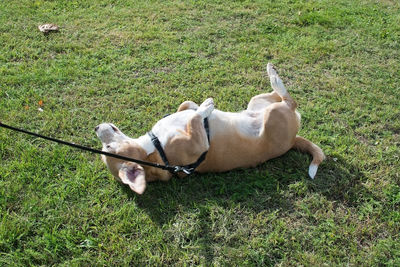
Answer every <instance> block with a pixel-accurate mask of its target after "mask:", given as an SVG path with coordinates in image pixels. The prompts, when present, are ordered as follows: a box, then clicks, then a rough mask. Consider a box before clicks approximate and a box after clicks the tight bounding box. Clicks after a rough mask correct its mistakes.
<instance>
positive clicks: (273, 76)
mask: <svg viewBox="0 0 400 267" xmlns="http://www.w3.org/2000/svg"><path fill="white" fill-rule="evenodd" d="M267 72H268V76H269V80H270V82H271V87H272V88H273V89H274V92H276V93H277V94H278V95H279V96H280V97H281V99H282V101H283V102H285V103H286V104H287V105H288V106H289V107H290V108H291V109H292V110H295V109H296V107H297V103H296V101H294V100H293V98H292V97H291V96H290V95H289V93H288V91H287V89H286V87H285V85H284V84H283V82H282V80H281V78H280V77H279V75H278V73H276V70H275V67H274V65H272V64H271V63H268V65H267Z"/></svg>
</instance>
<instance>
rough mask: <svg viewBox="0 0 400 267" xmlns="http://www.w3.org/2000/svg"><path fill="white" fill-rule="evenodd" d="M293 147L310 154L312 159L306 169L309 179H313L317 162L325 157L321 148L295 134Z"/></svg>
mask: <svg viewBox="0 0 400 267" xmlns="http://www.w3.org/2000/svg"><path fill="white" fill-rule="evenodd" d="M293 148H296V149H298V150H300V151H302V152H306V153H309V154H311V156H312V157H313V160H312V161H311V164H310V167H309V169H308V175H310V177H311V179H314V177H315V175H316V174H317V170H318V166H319V164H320V163H321V162H322V161H323V160H324V159H325V155H324V152H323V151H322V149H321V148H319V146H317V145H316V144H314V143H312V142H311V141H309V140H307V139H305V138H303V137H301V136H296V139H295V142H294V145H293Z"/></svg>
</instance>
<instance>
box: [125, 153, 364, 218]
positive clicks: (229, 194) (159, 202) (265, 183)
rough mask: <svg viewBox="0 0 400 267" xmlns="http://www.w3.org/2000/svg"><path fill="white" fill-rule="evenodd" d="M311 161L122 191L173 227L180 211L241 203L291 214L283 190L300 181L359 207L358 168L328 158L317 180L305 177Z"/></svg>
mask: <svg viewBox="0 0 400 267" xmlns="http://www.w3.org/2000/svg"><path fill="white" fill-rule="evenodd" d="M310 161H311V159H310V157H309V156H307V155H304V154H301V153H299V152H297V151H289V152H288V153H286V154H285V155H283V156H281V157H279V158H276V159H272V160H269V161H267V162H266V163H264V164H261V165H260V166H258V167H257V168H251V169H240V170H235V171H230V172H226V173H213V174H194V175H193V176H190V177H186V178H181V179H180V178H172V179H171V180H170V181H169V182H166V183H165V182H153V183H149V184H148V186H147V189H146V191H145V193H144V194H143V195H141V196H139V195H136V194H135V193H133V192H132V191H130V190H129V188H127V187H125V188H124V189H123V190H124V191H125V192H126V193H127V194H128V195H129V197H130V198H131V199H132V200H134V201H135V202H136V203H137V205H138V206H139V207H140V208H141V209H143V210H144V211H145V212H146V213H147V214H148V215H149V216H150V217H151V218H152V220H153V222H155V223H157V224H159V225H164V224H166V223H169V222H170V221H171V220H173V219H174V217H175V216H176V215H177V213H178V212H180V211H182V210H185V209H186V210H190V209H195V208H198V207H199V206H201V205H207V203H212V205H218V206H220V207H223V208H224V207H230V206H232V203H233V204H234V203H240V206H241V207H242V208H245V209H248V210H250V211H253V212H257V213H258V212H261V211H267V212H268V211H273V210H279V211H290V209H292V208H293V205H292V199H290V198H287V197H286V196H285V194H284V193H283V192H285V191H287V190H288V189H289V187H290V185H292V184H295V183H298V182H303V183H306V185H307V186H306V188H307V191H308V193H313V192H318V193H320V194H322V195H324V196H325V197H326V198H327V199H330V200H334V201H340V202H342V203H343V204H345V205H346V206H354V205H357V197H358V195H359V194H360V193H362V194H368V192H367V189H366V188H365V187H364V186H363V185H362V181H363V180H364V176H363V175H362V173H361V171H360V170H359V168H358V167H357V166H352V165H350V164H347V163H346V161H345V160H343V159H342V158H340V157H327V159H326V160H325V161H324V162H323V164H322V165H321V166H320V168H319V170H318V173H317V176H316V178H315V180H311V179H310V178H309V177H308V174H307V171H308V165H309V163H310ZM305 194H307V192H305Z"/></svg>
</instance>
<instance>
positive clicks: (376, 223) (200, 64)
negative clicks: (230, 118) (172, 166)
mask: <svg viewBox="0 0 400 267" xmlns="http://www.w3.org/2000/svg"><path fill="white" fill-rule="evenodd" d="M88 2H90V4H88V3H86V2H83V1H82V2H81V1H41V0H37V1H27V0H25V1H1V2H0V44H1V46H0V120H1V121H3V122H4V123H9V124H12V125H15V126H17V127H22V128H25V129H28V130H31V131H36V132H40V133H42V134H47V135H50V136H53V137H59V138H62V139H65V140H69V141H73V142H76V143H79V144H86V145H89V146H92V147H97V148H99V147H100V142H99V141H98V140H97V138H96V137H95V134H94V131H93V129H94V127H95V126H96V125H97V124H99V123H101V122H113V123H115V124H116V125H117V126H119V127H120V128H121V129H122V130H123V131H124V132H126V133H128V134H129V135H131V136H139V135H142V134H144V133H146V131H148V130H149V129H150V128H151V126H152V125H153V124H154V123H155V122H156V121H157V120H158V119H159V118H161V117H162V116H163V115H164V114H166V113H170V112H173V111H174V110H176V108H177V107H178V105H179V104H180V103H181V102H182V101H184V100H189V99H190V100H194V101H196V102H202V101H203V100H204V99H205V98H207V97H213V98H214V100H215V103H216V105H217V108H219V109H222V110H228V111H236V110H240V109H244V108H245V106H246V103H247V102H248V101H249V99H250V98H251V96H253V95H256V94H258V93H261V92H265V91H270V90H271V89H270V87H269V81H268V80H267V78H266V75H265V66H266V64H267V62H273V63H274V64H275V65H276V66H277V68H278V70H279V72H280V74H281V77H282V78H283V80H284V82H285V83H286V85H287V87H288V88H289V90H290V93H291V95H292V96H293V97H294V98H295V99H296V100H297V102H298V104H299V110H300V112H301V113H302V118H303V119H302V129H301V130H300V135H302V136H304V137H306V138H308V139H310V140H312V141H313V142H315V143H317V144H319V145H320V147H321V148H322V149H323V150H324V151H325V153H326V155H327V160H326V161H325V162H324V163H323V164H322V165H321V167H320V169H319V172H318V174H317V177H316V179H315V180H314V181H312V180H310V179H309V178H308V177H307V169H308V165H309V162H310V157H309V156H307V155H304V154H300V153H299V152H296V151H290V152H289V153H287V154H286V155H284V156H282V157H280V158H277V159H273V160H271V161H268V162H267V163H265V164H262V165H260V166H259V167H257V168H254V169H246V170H236V171H232V172H228V173H223V174H208V175H194V176H192V177H189V178H185V179H173V180H171V181H170V182H168V183H152V184H150V185H149V186H148V189H147V191H146V192H145V194H144V195H143V196H138V195H135V194H134V193H132V192H131V191H130V190H129V189H128V188H126V187H125V186H122V185H120V184H118V183H117V182H116V181H115V180H114V179H113V178H112V177H111V174H110V173H109V172H108V171H107V169H106V168H105V166H104V164H103V163H102V162H101V161H100V158H99V156H96V155H92V154H87V153H82V152H80V151H77V150H74V149H71V148H68V147H63V146H60V145H57V144H53V143H50V142H47V141H43V140H39V139H36V138H32V137H28V136H25V135H22V134H18V133H14V132H10V131H9V130H6V129H0V159H1V164H0V216H1V217H0V265H12V266H22V265H64V266H71V265H73V266H77V265H80V266H88V265H141V266H143V265H170V264H172V265H178V266H190V265H203V266H212V265H217V266H218V265H220V266H243V265H244V266H257V265H258V266H263V265H280V266H290V265H305V266H321V265H325V264H326V265H350V266H360V265H361V266H377V265H378V266H379V265H380V266H382V265H388V266H399V265H400V260H399V259H400V241H399V232H400V208H399V206H400V186H399V184H400V180H399V173H400V167H399V166H400V162H399V161H400V160H399V156H400V153H399V152H400V149H399V146H400V139H399V134H400V119H399V118H400V105H399V99H400V88H399V84H400V4H399V2H398V1H390V0H386V1H377V0H376V1H374V0H355V1H348V0H336V1H330V0H311V1H306V0H299V1H296V0H283V1H272V0H270V1H168V2H167V1H118V0H115V1H100V0H97V1H88ZM48 22H50V23H56V24H58V25H59V26H60V29H61V30H60V32H59V33H55V34H49V35H47V36H45V35H43V34H41V33H40V32H39V31H38V30H37V26H38V25H40V24H42V23H48ZM40 100H42V101H43V106H42V109H43V112H39V111H38V108H39V104H38V103H39V101H40Z"/></svg>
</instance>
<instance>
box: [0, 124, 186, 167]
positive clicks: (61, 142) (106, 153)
mask: <svg viewBox="0 0 400 267" xmlns="http://www.w3.org/2000/svg"><path fill="white" fill-rule="evenodd" d="M0 127H3V128H7V129H9V130H13V131H17V132H21V133H24V134H28V135H33V136H36V137H39V138H43V139H46V140H49V141H53V142H56V143H59V144H63V145H67V146H71V147H74V148H77V149H81V150H85V151H89V152H92V153H95V154H102V155H105V156H107V157H113V158H117V159H121V160H126V161H130V162H135V163H138V164H140V165H146V166H150V167H154V168H159V169H163V170H167V171H169V172H172V173H178V172H185V173H186V174H191V173H187V171H188V170H187V168H186V166H170V165H168V166H166V165H161V164H158V163H153V162H148V161H142V160H138V159H133V158H129V157H124V156H121V155H117V154H113V153H109V152H105V151H101V150H98V149H94V148H90V147H86V146H81V145H77V144H74V143H70V142H66V141H63V140H59V139H56V138H52V137H48V136H45V135H41V134H37V133H33V132H29V131H27V130H23V129H19V128H16V127H13V126H9V125H6V124H4V123H2V122H0ZM187 166H190V165H187Z"/></svg>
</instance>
